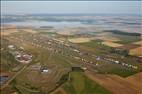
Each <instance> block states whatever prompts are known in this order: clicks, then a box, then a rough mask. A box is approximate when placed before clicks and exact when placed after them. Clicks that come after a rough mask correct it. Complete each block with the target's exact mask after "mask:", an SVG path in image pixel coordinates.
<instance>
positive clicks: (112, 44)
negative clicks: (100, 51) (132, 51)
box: [102, 41, 122, 47]
mask: <svg viewBox="0 0 142 94" xmlns="http://www.w3.org/2000/svg"><path fill="white" fill-rule="evenodd" d="M102 44H104V45H106V46H110V47H120V46H122V44H118V43H113V42H109V41H104V42H102Z"/></svg>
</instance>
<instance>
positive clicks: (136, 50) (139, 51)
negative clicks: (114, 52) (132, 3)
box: [129, 46, 142, 57]
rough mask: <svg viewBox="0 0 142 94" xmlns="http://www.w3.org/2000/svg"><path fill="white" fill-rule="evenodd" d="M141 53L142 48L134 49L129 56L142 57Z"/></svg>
mask: <svg viewBox="0 0 142 94" xmlns="http://www.w3.org/2000/svg"><path fill="white" fill-rule="evenodd" d="M141 52H142V46H140V47H137V48H134V49H130V51H129V54H130V55H134V56H139V57H142V53H141Z"/></svg>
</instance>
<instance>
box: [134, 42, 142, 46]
mask: <svg viewBox="0 0 142 94" xmlns="http://www.w3.org/2000/svg"><path fill="white" fill-rule="evenodd" d="M133 44H138V45H141V46H142V41H138V42H134V43H133Z"/></svg>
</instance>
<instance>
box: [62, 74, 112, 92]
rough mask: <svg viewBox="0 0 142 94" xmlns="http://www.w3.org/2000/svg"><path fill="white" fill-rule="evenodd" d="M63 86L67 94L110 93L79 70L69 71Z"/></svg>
mask: <svg viewBox="0 0 142 94" xmlns="http://www.w3.org/2000/svg"><path fill="white" fill-rule="evenodd" d="M63 88H64V89H65V91H66V92H67V94H111V93H110V92H109V91H107V90H106V89H104V88H103V87H101V86H99V85H98V84H97V83H95V82H93V81H92V80H90V79H88V78H87V77H86V76H85V75H84V74H83V73H81V72H71V73H70V80H69V81H68V82H66V83H65V84H64V85H63Z"/></svg>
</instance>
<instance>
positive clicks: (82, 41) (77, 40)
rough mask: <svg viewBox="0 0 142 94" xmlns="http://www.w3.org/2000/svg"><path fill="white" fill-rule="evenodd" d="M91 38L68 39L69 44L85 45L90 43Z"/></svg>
mask: <svg viewBox="0 0 142 94" xmlns="http://www.w3.org/2000/svg"><path fill="white" fill-rule="evenodd" d="M91 39H92V38H72V39H69V41H70V42H72V43H85V42H90V41H91Z"/></svg>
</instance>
